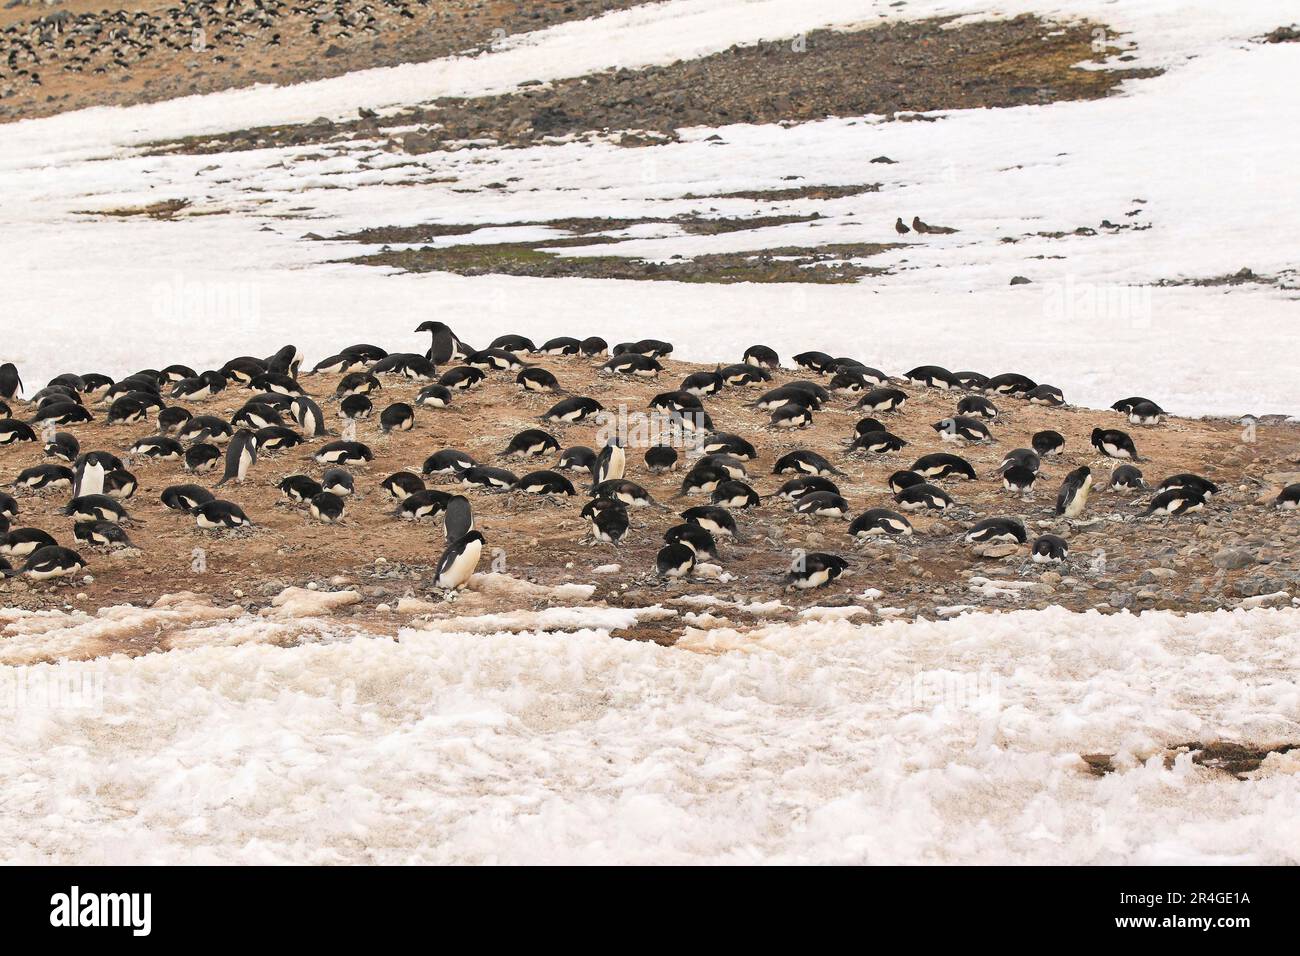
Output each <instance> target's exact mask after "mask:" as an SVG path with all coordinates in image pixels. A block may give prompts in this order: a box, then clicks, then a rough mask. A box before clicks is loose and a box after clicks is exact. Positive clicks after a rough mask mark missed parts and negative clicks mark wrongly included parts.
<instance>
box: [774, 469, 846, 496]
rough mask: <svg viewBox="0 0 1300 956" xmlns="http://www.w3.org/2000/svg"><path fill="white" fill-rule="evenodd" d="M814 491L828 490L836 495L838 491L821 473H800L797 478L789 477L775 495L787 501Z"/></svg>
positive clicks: (837, 487)
mask: <svg viewBox="0 0 1300 956" xmlns="http://www.w3.org/2000/svg"><path fill="white" fill-rule="evenodd" d="M815 491H829V492H832V493H834V494H837V495H838V494H839V493H840V489H839V486H838V485H836V484H835V482H833V481H831V480H830V479H829V478H823V477H822V476H821V475H801V476H799V477H798V478H791V479H790V480H789V481H787V482H786V483H785V484H783V485H782V486H781V487H780V488H778V489H777V491H776V497H778V498H785V499H786V500H787V501H798V500H799V499H800V498H802V497H803V496H804V495H810V494H812V493H813V492H815ZM769 497H770V496H769Z"/></svg>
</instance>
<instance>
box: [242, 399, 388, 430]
mask: <svg viewBox="0 0 1300 956" xmlns="http://www.w3.org/2000/svg"><path fill="white" fill-rule="evenodd" d="M374 410H375V405H374V403H373V402H372V401H370V399H369V398H368V397H367V396H365V395H349V396H348V397H347V398H345V399H343V401H341V402H339V418H342V419H345V420H346V421H350V422H361V421H365V420H366V419H368V418H369V417H370V416H371V415H372V414H373V413H374ZM237 418H238V416H237ZM235 424H237V425H238V424H241V423H240V422H239V421H238V420H236V422H235Z"/></svg>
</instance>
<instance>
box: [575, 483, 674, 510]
mask: <svg viewBox="0 0 1300 956" xmlns="http://www.w3.org/2000/svg"><path fill="white" fill-rule="evenodd" d="M591 494H592V495H593V496H595V497H597V498H617V499H618V500H619V501H621V502H623V503H624V504H627V505H631V506H632V507H633V508H662V507H663V505H661V504H659V503H658V502H657V501H655V500H654V498H652V497H651V496H650V492H648V491H646V490H645V489H644V488H642V487H641V486H640V485H638V484H637V483H636V482H635V481H628V480H627V479H622V480H620V481H602V482H601V483H600V484H598V485H596V486H595V487H594V488H592V489H591Z"/></svg>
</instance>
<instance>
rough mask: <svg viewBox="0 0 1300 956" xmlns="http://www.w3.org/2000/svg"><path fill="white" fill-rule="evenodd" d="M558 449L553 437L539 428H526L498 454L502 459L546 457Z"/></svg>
mask: <svg viewBox="0 0 1300 956" xmlns="http://www.w3.org/2000/svg"><path fill="white" fill-rule="evenodd" d="M559 449H560V443H559V442H557V441H556V440H555V438H554V437H552V436H551V435H548V434H547V433H546V432H544V431H542V430H541V429H540V428H528V429H525V430H524V431H521V432H520V433H519V434H518V435H516V436H515V437H514V438H512V439H510V443H509V444H508V445H506V447H505V448H503V449H501V451H500V452H499V454H500V455H501V456H502V457H513V456H515V455H525V456H529V455H546V454H550V453H551V452H553V451H559Z"/></svg>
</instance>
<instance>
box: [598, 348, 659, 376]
mask: <svg viewBox="0 0 1300 956" xmlns="http://www.w3.org/2000/svg"><path fill="white" fill-rule="evenodd" d="M662 371H663V366H662V365H660V364H659V363H658V362H656V361H655V360H654V359H652V358H651V357H650V356H648V355H641V354H639V353H637V352H624V353H623V354H622V355H615V356H614V357H613V358H611V359H610V360H609V361H608V362H606V363H605V364H604V365H602V366H601V367H600V374H601V375H635V376H636V377H637V378H658V377H659V373H660V372H662Z"/></svg>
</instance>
